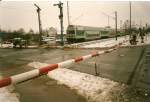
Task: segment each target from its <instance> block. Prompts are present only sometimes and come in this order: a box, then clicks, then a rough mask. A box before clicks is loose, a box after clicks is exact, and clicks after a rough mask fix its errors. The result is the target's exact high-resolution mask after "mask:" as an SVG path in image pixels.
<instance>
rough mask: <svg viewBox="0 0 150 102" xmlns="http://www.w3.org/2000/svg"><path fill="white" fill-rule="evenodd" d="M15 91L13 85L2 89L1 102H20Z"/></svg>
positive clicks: (0, 90) (0, 91)
mask: <svg viewBox="0 0 150 102" xmlns="http://www.w3.org/2000/svg"><path fill="white" fill-rule="evenodd" d="M13 90H14V87H13V86H12V85H10V86H7V87H3V88H0V102H19V99H18V95H17V94H16V93H15V92H13Z"/></svg>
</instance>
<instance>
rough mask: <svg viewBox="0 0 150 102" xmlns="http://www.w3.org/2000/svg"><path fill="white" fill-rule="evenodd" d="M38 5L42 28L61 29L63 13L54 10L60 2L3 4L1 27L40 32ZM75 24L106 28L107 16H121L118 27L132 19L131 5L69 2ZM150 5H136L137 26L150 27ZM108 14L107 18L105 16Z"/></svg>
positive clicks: (65, 15)
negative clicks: (36, 6) (60, 22)
mask: <svg viewBox="0 0 150 102" xmlns="http://www.w3.org/2000/svg"><path fill="white" fill-rule="evenodd" d="M34 3H36V4H37V5H39V6H40V8H41V9H42V11H41V20H42V28H43V29H46V28H49V27H55V28H57V30H59V29H60V24H59V19H58V15H59V9H58V7H56V6H53V4H54V3H58V2H57V1H53V2H52V1H1V2H0V26H1V28H2V29H6V30H8V29H11V30H16V29H19V28H24V29H25V30H26V31H28V30H29V29H30V28H32V29H33V30H34V31H38V18H37V12H36V8H35V6H34ZM63 3H64V28H65V29H66V26H67V24H68V23H67V12H66V10H67V6H66V5H67V2H66V1H64V2H63ZM69 7H70V22H71V24H78V25H86V26H96V27H103V26H107V25H108V18H107V16H106V15H105V14H108V15H110V16H112V17H113V16H114V11H117V12H118V25H120V20H123V21H124V20H127V19H129V2H128V1H116V2H115V1H105V2H104V1H82V2H80V1H69ZM149 12H150V2H149V1H145V2H142V1H138V2H135V1H133V2H132V20H134V21H135V22H136V23H137V24H140V20H141V21H142V24H143V25H145V23H146V22H148V23H149V24H150V13H149ZM104 13H105V14H104ZM110 25H111V26H112V27H114V19H113V18H110Z"/></svg>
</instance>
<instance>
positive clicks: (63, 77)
mask: <svg viewBox="0 0 150 102" xmlns="http://www.w3.org/2000/svg"><path fill="white" fill-rule="evenodd" d="M28 65H30V66H32V67H35V68H40V67H43V66H46V65H48V64H45V63H40V62H32V63H29V64H28ZM48 77H50V78H52V79H55V80H57V81H58V83H59V84H64V85H66V86H68V87H70V88H71V89H75V90H76V91H77V93H79V94H80V95H82V96H84V97H85V98H86V99H87V100H88V102H113V101H112V95H111V93H112V91H113V90H114V89H116V88H118V86H119V88H120V89H122V88H123V87H124V86H123V85H120V84H119V83H117V82H114V81H111V80H109V79H105V78H101V77H96V76H93V75H90V74H86V73H81V72H77V71H73V70H70V69H66V68H58V69H55V70H53V71H50V72H49V73H48Z"/></svg>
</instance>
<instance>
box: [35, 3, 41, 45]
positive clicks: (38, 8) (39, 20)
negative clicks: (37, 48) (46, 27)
mask: <svg viewBox="0 0 150 102" xmlns="http://www.w3.org/2000/svg"><path fill="white" fill-rule="evenodd" d="M34 6H35V7H37V13H38V22H39V45H41V44H42V24H41V17H40V11H41V8H40V7H39V6H38V5H37V4H34Z"/></svg>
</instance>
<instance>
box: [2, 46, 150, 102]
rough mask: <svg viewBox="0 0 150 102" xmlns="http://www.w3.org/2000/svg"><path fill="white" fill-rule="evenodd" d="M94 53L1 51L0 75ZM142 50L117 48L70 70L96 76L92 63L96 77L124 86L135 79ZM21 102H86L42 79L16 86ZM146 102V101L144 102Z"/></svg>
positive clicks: (50, 50) (44, 77)
mask: <svg viewBox="0 0 150 102" xmlns="http://www.w3.org/2000/svg"><path fill="white" fill-rule="evenodd" d="M93 51H94V50H80V49H76V50H75V49H74V50H59V49H22V50H20V49H0V73H1V74H2V75H3V76H9V75H15V74H18V73H22V72H26V71H29V70H32V69H34V68H32V67H29V66H27V64H28V63H30V62H33V61H39V62H44V63H58V62H61V61H64V60H67V59H70V58H73V57H75V56H81V55H86V54H89V53H90V52H93ZM142 51H143V47H134V48H119V49H118V50H116V51H113V52H111V53H106V54H103V55H101V56H98V57H96V58H92V59H89V60H87V61H84V62H80V63H78V64H75V65H73V66H72V67H70V68H69V69H72V70H76V71H80V72H84V73H89V74H93V75H94V74H95V67H94V65H95V64H94V62H96V64H97V70H98V72H99V76H101V77H105V78H108V79H111V80H114V81H118V82H121V83H125V84H127V83H128V82H129V80H131V79H132V78H134V76H132V74H133V72H136V70H135V66H136V65H137V63H139V62H138V61H139V59H141V53H142ZM15 91H16V92H17V93H18V94H19V96H20V101H21V102H86V100H85V99H84V98H83V97H82V96H79V95H77V93H76V91H75V90H71V89H69V88H68V87H66V86H63V85H58V84H57V82H56V81H55V80H51V79H49V78H48V77H47V76H41V77H39V78H37V79H34V80H30V81H27V82H24V83H21V84H17V85H16V86H15ZM143 102H148V101H143Z"/></svg>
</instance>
